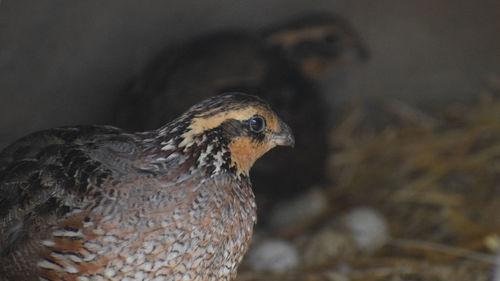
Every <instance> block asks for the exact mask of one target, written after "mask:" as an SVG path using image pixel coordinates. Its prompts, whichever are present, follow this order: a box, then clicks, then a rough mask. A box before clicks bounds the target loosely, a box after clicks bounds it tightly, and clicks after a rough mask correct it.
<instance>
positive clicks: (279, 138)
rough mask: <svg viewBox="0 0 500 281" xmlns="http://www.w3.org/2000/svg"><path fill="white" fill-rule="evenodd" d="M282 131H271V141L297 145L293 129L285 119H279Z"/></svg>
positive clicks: (283, 144)
mask: <svg viewBox="0 0 500 281" xmlns="http://www.w3.org/2000/svg"><path fill="white" fill-rule="evenodd" d="M279 125H280V128H281V129H280V131H278V132H273V133H271V136H270V137H271V141H272V142H273V143H275V144H276V145H279V146H290V147H294V146H295V138H294V137H293V133H292V129H290V127H289V126H288V125H287V124H286V123H285V122H283V121H281V120H280V121H279Z"/></svg>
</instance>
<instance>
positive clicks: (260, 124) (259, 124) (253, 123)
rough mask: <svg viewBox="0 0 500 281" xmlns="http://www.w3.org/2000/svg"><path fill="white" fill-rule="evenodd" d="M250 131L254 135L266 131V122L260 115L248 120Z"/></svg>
mask: <svg viewBox="0 0 500 281" xmlns="http://www.w3.org/2000/svg"><path fill="white" fill-rule="evenodd" d="M249 126H250V131H252V132H254V133H261V132H262V131H264V129H266V120H264V118H263V117H262V116H260V115H254V116H253V117H252V118H250V120H249Z"/></svg>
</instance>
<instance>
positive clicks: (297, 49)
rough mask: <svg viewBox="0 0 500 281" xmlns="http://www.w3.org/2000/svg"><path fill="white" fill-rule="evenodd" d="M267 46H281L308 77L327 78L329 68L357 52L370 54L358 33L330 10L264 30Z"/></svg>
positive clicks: (362, 57) (277, 47) (364, 57)
mask: <svg viewBox="0 0 500 281" xmlns="http://www.w3.org/2000/svg"><path fill="white" fill-rule="evenodd" d="M263 35H264V40H265V42H266V44H267V45H268V46H270V47H271V48H274V49H279V50H280V51H281V52H283V53H284V54H286V56H287V57H288V59H290V60H292V61H293V62H295V63H296V64H298V66H299V67H300V69H301V71H302V72H303V73H304V74H306V75H307V76H308V77H309V78H311V79H315V80H320V79H322V78H324V76H325V73H326V72H327V70H328V69H329V68H332V67H333V68H334V67H335V65H336V64H337V63H338V62H339V60H340V59H341V58H342V57H343V56H344V55H345V53H349V51H352V50H353V51H354V52H355V54H356V55H357V56H358V57H360V58H361V59H363V60H365V59H367V58H368V57H369V54H368V51H367V49H366V47H365V45H364V44H363V42H362V40H361V39H360V37H359V36H358V34H357V33H356V32H355V31H354V30H353V29H352V28H351V26H350V25H349V24H347V23H346V22H345V21H344V20H343V19H341V18H339V17H337V16H334V15H332V14H330V13H324V12H321V13H311V14H307V15H305V16H303V17H299V18H297V19H294V20H292V21H289V22H286V23H284V24H283V25H281V26H277V27H275V28H272V29H270V30H268V31H266V32H264V34H263Z"/></svg>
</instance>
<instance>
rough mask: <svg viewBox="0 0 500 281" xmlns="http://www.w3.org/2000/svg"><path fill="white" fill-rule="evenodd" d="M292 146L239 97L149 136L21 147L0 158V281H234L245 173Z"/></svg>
mask: <svg viewBox="0 0 500 281" xmlns="http://www.w3.org/2000/svg"><path fill="white" fill-rule="evenodd" d="M255 116H258V118H262V120H264V121H265V124H264V125H265V129H263V130H262V131H258V132H257V131H256V130H255V128H257V129H259V127H258V126H257V125H260V124H259V123H258V122H257V123H255V118H257V117H255ZM259 120H260V119H259ZM252 121H253V122H254V123H252V125H253V127H252V126H251V125H250V123H251V122H252ZM255 124H257V125H255ZM256 126H257V127H256ZM293 142H294V141H293V136H292V135H291V131H290V129H289V128H288V127H287V125H286V124H284V123H283V122H282V121H281V120H280V119H279V118H278V117H277V116H276V115H275V113H274V112H273V111H272V110H271V109H270V108H269V106H268V105H267V104H266V103H264V102H263V101H262V100H260V99H258V98H256V97H253V96H249V95H244V94H227V95H222V96H218V97H214V98H211V99H208V100H206V101H204V102H201V103H199V104H198V105H196V106H193V107H192V108H191V109H189V110H188V111H187V112H186V113H185V114H183V115H182V116H180V117H179V118H177V119H175V120H174V121H172V122H170V123H168V124H167V125H165V126H163V127H161V128H160V129H158V130H153V131H148V132H142V133H130V132H126V131H123V130H121V129H118V128H115V127H110V126H80V127H67V128H56V129H51V130H46V131H41V132H38V133H34V134H32V135H30V136H27V137H25V138H23V139H21V140H19V141H17V142H15V143H14V144H12V145H11V146H9V147H7V148H6V149H5V150H4V151H3V152H2V153H1V154H0V280H5V281H6V280H10V281H12V280H26V281H30V280H51V281H55V280H67V281H70V280H78V281H87V280H231V279H232V278H234V276H235V275H236V269H237V267H238V264H239V263H240V262H241V260H242V258H243V255H244V253H245V252H246V250H247V247H248V242H249V239H250V237H251V234H252V229H253V225H254V223H255V221H256V213H255V201H254V195H253V192H252V190H251V183H250V180H249V177H248V172H249V169H250V168H251V166H252V165H253V162H254V161H255V160H256V159H257V158H258V157H260V156H262V155H263V154H264V153H265V152H266V151H268V150H269V149H271V148H272V147H274V146H276V145H293Z"/></svg>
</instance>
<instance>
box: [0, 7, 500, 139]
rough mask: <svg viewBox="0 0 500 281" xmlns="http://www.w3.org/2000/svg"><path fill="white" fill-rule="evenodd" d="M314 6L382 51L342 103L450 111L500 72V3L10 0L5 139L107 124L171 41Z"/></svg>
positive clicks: (2, 65) (341, 79)
mask: <svg viewBox="0 0 500 281" xmlns="http://www.w3.org/2000/svg"><path fill="white" fill-rule="evenodd" d="M311 10H329V11H334V12H336V13H337V14H339V15H341V16H343V17H345V18H347V19H348V20H349V21H350V22H351V23H352V24H353V25H354V27H355V28H356V29H357V30H359V32H360V33H361V36H362V37H363V38H364V39H365V40H366V42H367V44H368V46H369V47H370V49H371V52H372V59H371V61H370V62H369V63H367V64H366V65H357V64H351V65H350V66H349V67H346V68H344V69H343V70H342V72H339V73H337V75H335V76H332V79H330V80H329V82H328V83H327V84H326V85H325V89H326V91H325V92H326V94H327V96H328V99H329V100H330V101H331V102H332V103H335V104H339V103H342V102H345V101H346V100H350V99H352V98H358V97H363V96H386V97H392V98H398V99H402V100H407V101H410V102H412V103H417V104H419V105H429V106H431V107H439V106H442V105H444V104H448V103H455V102H465V101H468V100H470V99H471V98H472V97H474V95H477V94H479V93H480V92H481V91H483V90H485V89H487V88H488V83H487V80H488V78H489V77H500V36H499V34H500V1H498V0H481V1H462V0H458V1H454V0H411V1H398V0H380V1H370V0H358V1H350V0H337V1H325V0H307V1H306V0H303V1H300V0H253V1H236V0H212V1H200V0H197V1H193V0H184V1H177V2H173V1H133V0H109V1H101V0H88V1H67V0H66V1H48V0H37V1H26V0H10V1H9V0H3V1H1V2H0V147H3V146H4V145H5V144H7V143H8V142H10V141H12V140H13V139H14V138H17V137H19V136H21V135H24V134H26V133H28V132H31V131H33V130H38V129H42V128H48V127H53V126H61V125H71V124H87V123H106V122H107V121H108V115H107V113H108V109H109V108H110V106H111V105H110V103H111V102H112V101H113V96H111V95H110V93H115V92H116V91H114V90H115V89H116V88H117V87H119V86H121V85H122V84H123V81H124V80H126V79H127V78H129V77H130V76H131V75H132V74H133V73H135V72H137V71H139V70H140V69H141V67H142V66H143V65H144V64H145V62H146V61H148V60H149V59H150V58H152V57H153V56H154V55H155V54H156V53H157V52H158V51H159V50H160V49H161V48H162V47H163V46H165V45H167V44H169V43H173V42H179V41H184V40H186V39H188V38H190V37H192V36H194V35H196V34H201V33H204V32H207V31H214V30H218V29H222V28H230V27H244V28H259V27H263V26H266V25H268V24H271V23H275V22H278V21H280V20H281V19H285V18H287V17H290V16H292V15H295V14H300V13H301V12H303V11H311Z"/></svg>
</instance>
